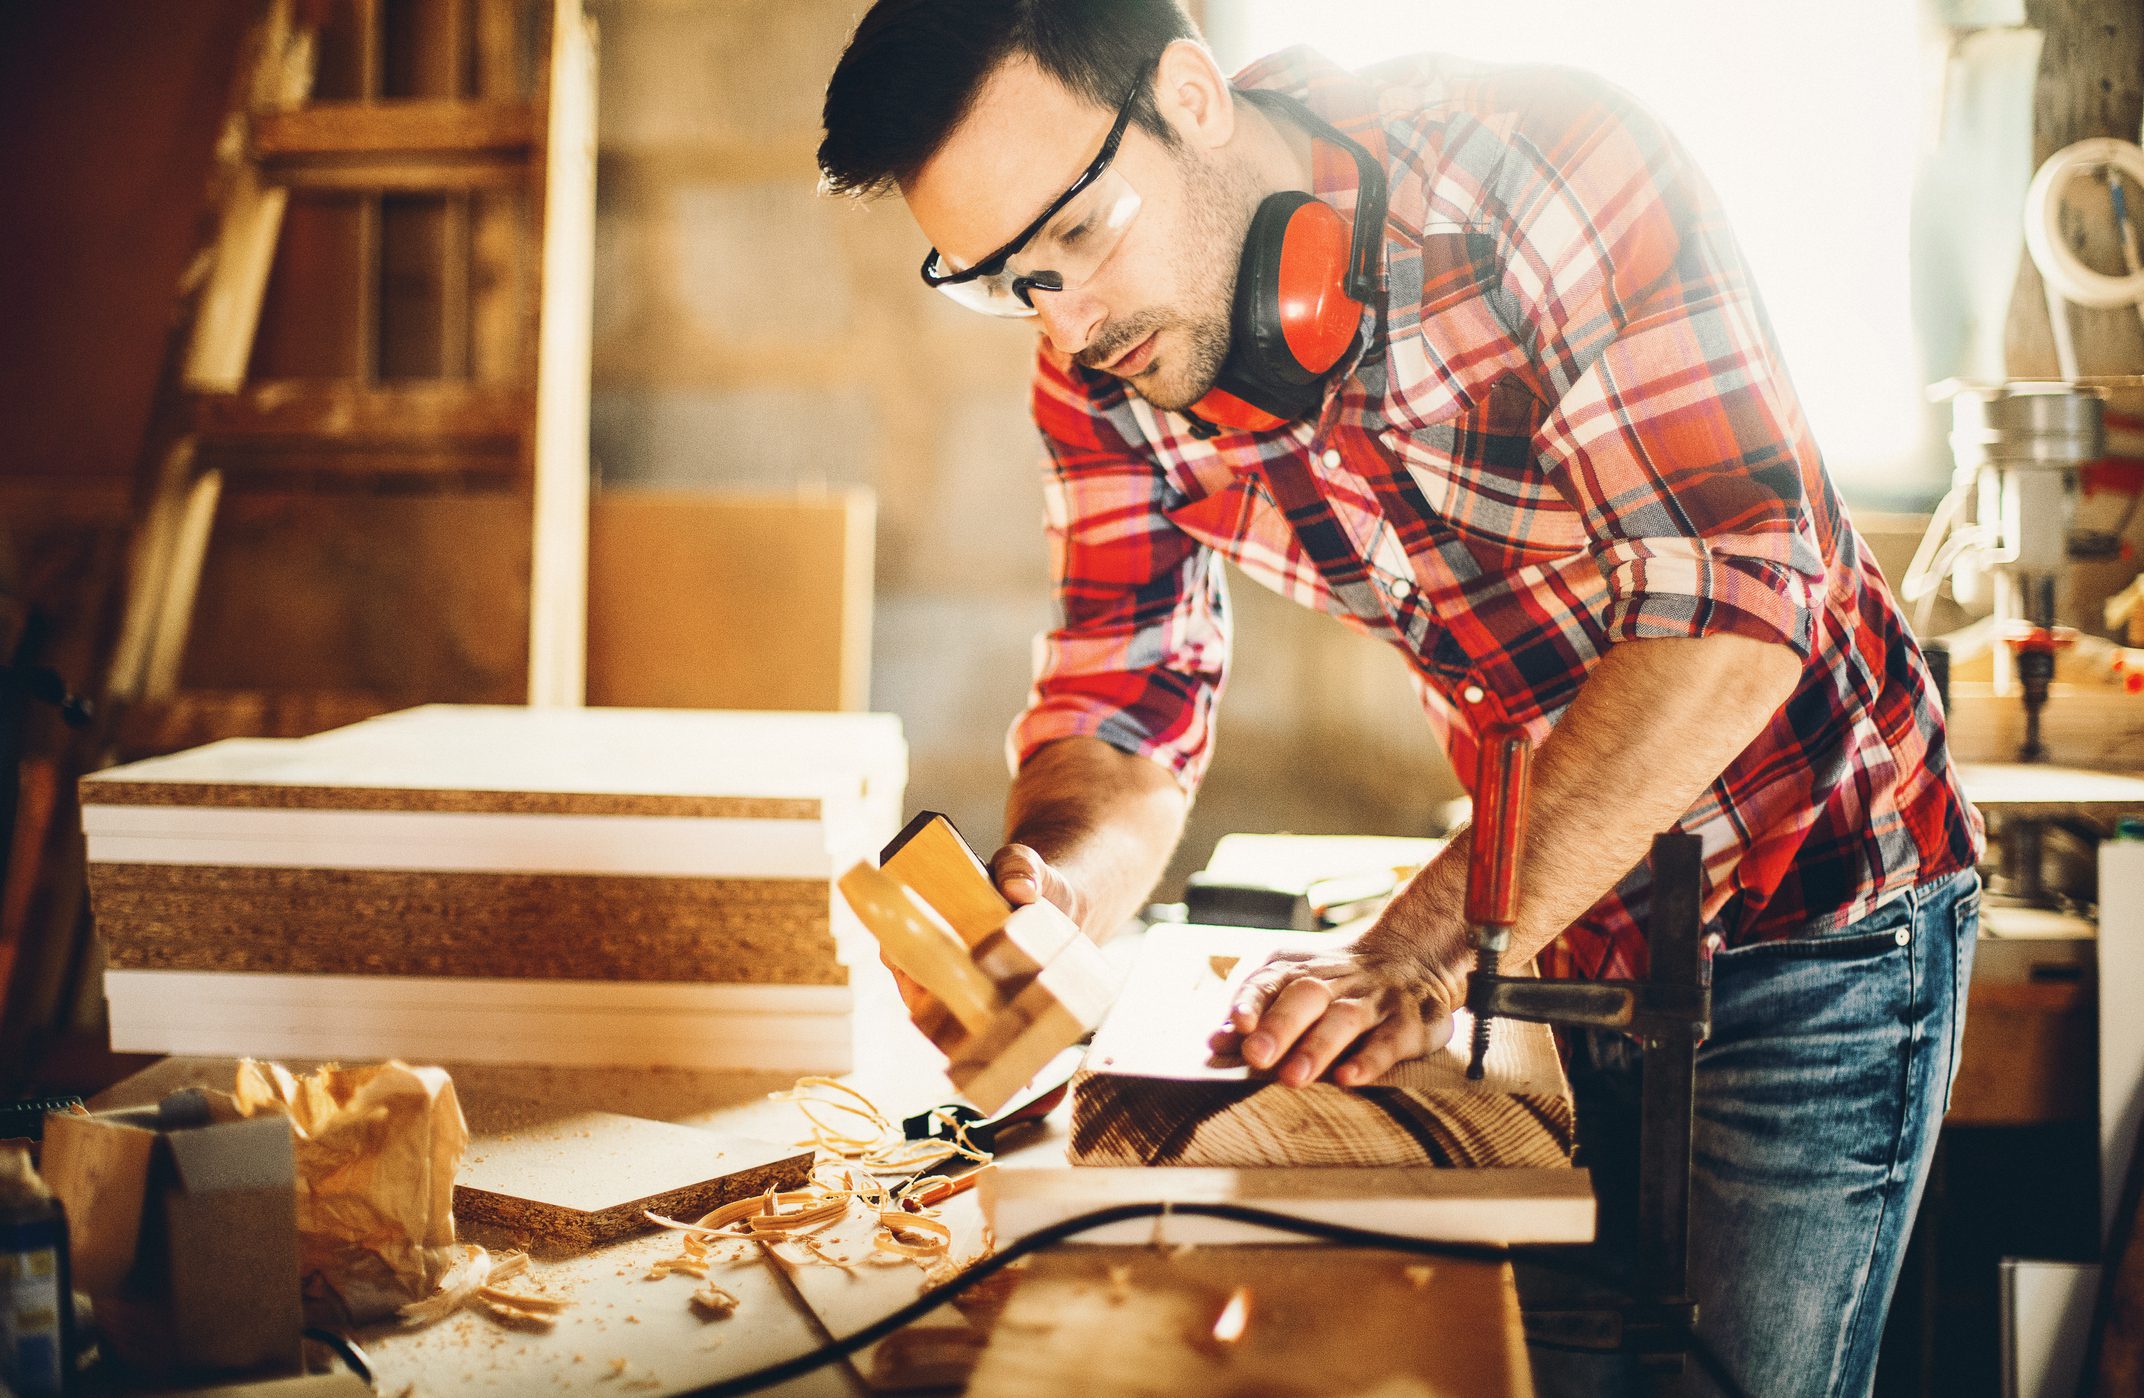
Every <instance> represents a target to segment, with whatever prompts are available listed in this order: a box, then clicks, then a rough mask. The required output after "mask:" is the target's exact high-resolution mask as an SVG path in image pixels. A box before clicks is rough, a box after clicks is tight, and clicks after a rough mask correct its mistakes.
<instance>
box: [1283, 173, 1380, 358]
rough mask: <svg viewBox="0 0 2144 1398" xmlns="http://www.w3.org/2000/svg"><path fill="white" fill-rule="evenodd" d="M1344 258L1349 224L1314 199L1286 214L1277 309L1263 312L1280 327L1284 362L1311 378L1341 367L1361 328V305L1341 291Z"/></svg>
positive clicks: (1327, 206)
mask: <svg viewBox="0 0 2144 1398" xmlns="http://www.w3.org/2000/svg"><path fill="white" fill-rule="evenodd" d="M1347 256H1348V230H1347V221H1346V220H1345V219H1343V218H1341V217H1340V215H1339V214H1338V213H1336V212H1335V211H1334V209H1333V206H1332V205H1330V204H1327V203H1324V202H1323V201H1321V200H1316V199H1313V200H1311V201H1310V202H1309V203H1307V204H1304V205H1302V206H1300V207H1298V208H1297V209H1295V210H1294V211H1293V212H1292V213H1290V214H1289V216H1288V223H1287V227H1286V228H1285V229H1284V230H1283V232H1282V234H1281V245H1280V268H1279V276H1278V278H1277V281H1278V283H1279V285H1278V286H1277V287H1276V288H1275V290H1276V293H1277V294H1276V296H1275V301H1276V302H1277V304H1276V305H1275V306H1273V307H1271V308H1263V309H1270V310H1271V312H1272V314H1273V316H1274V319H1275V320H1277V321H1278V322H1279V329H1280V338H1281V345H1282V346H1285V348H1286V351H1287V358H1288V359H1292V360H1294V361H1295V363H1296V364H1297V365H1299V366H1300V367H1301V368H1302V370H1303V372H1305V373H1307V374H1310V375H1311V376H1312V377H1323V376H1324V374H1325V372H1326V371H1327V370H1329V369H1331V368H1332V367H1333V365H1335V364H1338V363H1339V362H1340V356H1341V355H1343V354H1346V353H1347V351H1348V346H1350V345H1352V344H1353V343H1354V342H1355V332H1356V330H1358V329H1359V328H1360V327H1361V325H1362V303H1361V302H1360V301H1357V300H1356V299H1355V298H1354V297H1352V296H1350V295H1348V294H1347V292H1345V291H1344V290H1342V289H1341V283H1342V282H1343V281H1344V280H1345V279H1346V277H1347ZM1258 333H1259V335H1260V337H1261V338H1263V337H1264V336H1265V335H1267V334H1269V333H1270V331H1269V330H1268V328H1267V326H1265V325H1264V324H1261V325H1260V326H1259V327H1258ZM1276 348H1278V347H1276Z"/></svg>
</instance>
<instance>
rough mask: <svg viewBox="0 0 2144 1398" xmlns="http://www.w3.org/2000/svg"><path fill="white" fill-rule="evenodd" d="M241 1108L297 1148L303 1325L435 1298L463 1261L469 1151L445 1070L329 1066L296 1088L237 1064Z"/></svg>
mask: <svg viewBox="0 0 2144 1398" xmlns="http://www.w3.org/2000/svg"><path fill="white" fill-rule="evenodd" d="M236 1098H237V1103H238V1109H239V1111H241V1112H242V1113H244V1114H245V1115H247V1116H259V1115H264V1114H268V1113H275V1114H279V1115H282V1116H286V1117H288V1118H289V1119H290V1124H291V1127H292V1130H293V1132H294V1134H295V1136H296V1138H297V1160H298V1251H299V1263H300V1271H301V1272H302V1273H303V1274H304V1278H305V1318H306V1320H307V1321H309V1322H311V1323H313V1324H318V1325H346V1324H353V1323H362V1322H365V1321H369V1320H378V1319H381V1318H383V1317H386V1316H389V1315H392V1314H394V1312H395V1311H396V1310H397V1309H398V1308H399V1307H401V1306H404V1305H406V1304H408V1303H410V1302H412V1301H417V1300H421V1299H423V1298H424V1297H426V1296H429V1295H431V1294H432V1292H433V1290H434V1288H435V1287H436V1286H437V1285H438V1283H439V1279H440V1277H441V1276H442V1275H444V1274H445V1272H446V1270H447V1268H448V1267H449V1266H450V1265H452V1263H453V1262H454V1260H455V1259H456V1257H458V1256H459V1254H458V1253H457V1252H456V1250H455V1247H454V1174H455V1171H456V1170H457V1169H459V1168H460V1166H461V1161H462V1154H463V1152H464V1151H465V1150H466V1149H467V1147H468V1144H469V1128H468V1126H467V1125H466V1124H465V1123H464V1122H463V1120H462V1109H461V1104H460V1103H459V1102H458V1101H457V1100H456V1099H455V1096H454V1083H453V1081H452V1080H451V1079H450V1078H448V1076H447V1073H446V1070H445V1069H443V1068H412V1067H410V1066H409V1065H408V1064H406V1063H401V1062H389V1063H380V1064H372V1065H368V1066H364V1067H358V1068H341V1067H336V1066H333V1065H330V1066H328V1067H325V1068H322V1069H320V1070H319V1071H318V1072H315V1073H309V1074H307V1075H306V1076H304V1077H302V1078H300V1077H297V1076H294V1075H293V1074H292V1073H291V1072H290V1071H289V1070H288V1069H286V1068H284V1067H282V1066H281V1065H279V1064H274V1063H257V1062H255V1061H253V1060H252V1059H247V1060H245V1061H244V1062H242V1063H240V1064H239V1067H238V1081H237V1087H236Z"/></svg>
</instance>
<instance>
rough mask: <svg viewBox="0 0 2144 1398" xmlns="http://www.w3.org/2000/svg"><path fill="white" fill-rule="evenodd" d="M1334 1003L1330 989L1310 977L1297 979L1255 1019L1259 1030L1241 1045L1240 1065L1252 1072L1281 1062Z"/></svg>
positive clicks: (1253, 1032)
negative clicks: (1242, 1063) (1245, 1064)
mask: <svg viewBox="0 0 2144 1398" xmlns="http://www.w3.org/2000/svg"><path fill="white" fill-rule="evenodd" d="M1332 1002H1333V992H1332V989H1331V987H1329V986H1328V985H1326V983H1325V982H1324V981H1321V980H1318V979H1317V978H1315V977H1313V976H1296V977H1295V978H1294V979H1292V980H1290V981H1289V982H1288V983H1287V984H1286V985H1284V986H1282V987H1281V989H1280V993H1279V994H1278V995H1275V996H1274V997H1273V999H1272V1002H1271V1003H1270V1004H1268V1005H1267V1006H1266V1009H1265V1012H1264V1013H1263V1014H1261V1015H1259V1016H1258V1027H1257V1028H1256V1029H1255V1030H1253V1031H1252V1032H1251V1035H1250V1037H1249V1038H1247V1039H1245V1040H1244V1041H1243V1061H1244V1062H1246V1063H1248V1064H1250V1065H1251V1066H1252V1067H1253V1068H1261V1069H1263V1068H1270V1067H1272V1066H1273V1065H1274V1064H1276V1063H1278V1062H1280V1060H1281V1058H1282V1057H1283V1056H1284V1055H1286V1053H1287V1052H1288V1050H1289V1048H1290V1047H1292V1046H1293V1045H1294V1043H1295V1041H1296V1040H1297V1039H1298V1038H1300V1037H1301V1036H1302V1033H1303V1031H1304V1030H1306V1029H1308V1028H1309V1027H1310V1026H1311V1025H1313V1024H1315V1023H1317V1021H1318V1017H1319V1016H1320V1015H1322V1014H1324V1013H1325V1011H1326V1009H1327V1008H1328V1007H1330V1006H1331V1004H1332Z"/></svg>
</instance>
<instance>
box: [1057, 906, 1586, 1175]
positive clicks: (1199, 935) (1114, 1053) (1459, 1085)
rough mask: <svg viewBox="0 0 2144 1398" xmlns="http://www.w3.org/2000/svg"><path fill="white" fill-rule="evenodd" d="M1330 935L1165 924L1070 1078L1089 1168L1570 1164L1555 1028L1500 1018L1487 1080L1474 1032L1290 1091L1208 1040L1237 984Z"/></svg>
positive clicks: (1569, 1121) (1077, 1142)
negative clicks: (1360, 1076) (1479, 1069)
mask: <svg viewBox="0 0 2144 1398" xmlns="http://www.w3.org/2000/svg"><path fill="white" fill-rule="evenodd" d="M1341 944H1342V942H1341V940H1340V939H1339V938H1337V937H1336V936H1335V934H1332V933H1318V932H1307V933H1306V932H1268V931H1261V930H1251V929H1242V928H1215V927H1174V928H1156V929H1155V930H1154V931H1153V932H1151V933H1149V934H1148V936H1147V941H1146V945H1145V947H1144V948H1142V950H1141V952H1140V957H1139V961H1138V963H1137V964H1136V965H1135V966H1134V967H1133V969H1132V974H1131V978H1130V980H1129V982H1128V984H1127V985H1126V987H1125V990H1124V993H1123V995H1122V997H1121V998H1120V999H1119V1000H1118V1002H1117V1005H1116V1008H1115V1009H1113V1010H1112V1011H1111V1012H1110V1015H1109V1018H1108V1019H1107V1020H1106V1021H1105V1022H1104V1023H1103V1025H1102V1027H1101V1029H1100V1030H1099V1031H1098V1032H1097V1033H1096V1035H1095V1040H1094V1046H1093V1047H1092V1048H1091V1049H1090V1050H1089V1051H1088V1054H1087V1060H1086V1063H1085V1064H1084V1065H1083V1067H1082V1069H1081V1073H1080V1076H1079V1077H1078V1078H1077V1079H1075V1080H1074V1083H1073V1107H1072V1142H1071V1147H1070V1150H1069V1156H1070V1159H1071V1160H1072V1162H1073V1163H1074V1164H1077V1165H1205V1166H1267V1165H1280V1166H1308V1165H1356V1166H1385V1165H1436V1166H1466V1167H1507V1168H1508V1167H1540V1166H1557V1165H1567V1164H1569V1162H1570V1155H1571V1146H1572V1139H1573V1126H1574V1117H1573V1111H1572V1105H1571V1094H1570V1088H1569V1085H1568V1084H1567V1083H1566V1082H1565V1080H1564V1076H1563V1069H1562V1066H1561V1064H1560V1063H1559V1062H1558V1060H1557V1056H1556V1048H1555V1041H1554V1039H1553V1037H1552V1035H1551V1034H1550V1032H1549V1030H1548V1027H1547V1026H1545V1025H1540V1024H1526V1023H1521V1022H1518V1021H1510V1020H1505V1021H1499V1022H1498V1023H1497V1025H1496V1030H1495V1036H1494V1038H1493V1040H1492V1044H1491V1048H1490V1052H1489V1059H1488V1064H1487V1071H1486V1073H1485V1076H1484V1077H1483V1079H1482V1081H1480V1082H1470V1081H1468V1079H1467V1077H1466V1046H1467V1043H1468V1040H1469V1037H1470V1034H1471V1028H1470V1025H1469V1023H1468V1020H1467V1017H1466V1015H1465V1014H1464V1013H1462V1014H1461V1015H1460V1016H1459V1023H1458V1026H1457V1029H1456V1031H1455V1032H1454V1034H1453V1035H1452V1039H1451V1042H1450V1043H1449V1044H1448V1045H1447V1046H1446V1047H1445V1048H1444V1049H1443V1050H1442V1051H1440V1052H1438V1053H1434V1054H1431V1055H1429V1056H1428V1057H1426V1058H1420V1059H1416V1060H1414V1061H1412V1062H1408V1063H1402V1064H1400V1065H1399V1066H1397V1067H1395V1068H1394V1069H1392V1071H1391V1072H1389V1073H1387V1074H1385V1076H1384V1077H1382V1078H1380V1079H1378V1080H1377V1081H1376V1082H1374V1083H1371V1084H1369V1085H1368V1086H1365V1087H1360V1088H1344V1087H1340V1086H1338V1085H1336V1084H1334V1083H1331V1082H1324V1081H1320V1082H1316V1083H1312V1084H1310V1085H1309V1086H1307V1087H1285V1086H1282V1085H1280V1084H1278V1083H1275V1082H1273V1081H1271V1080H1270V1079H1269V1078H1267V1077H1265V1076H1264V1075H1261V1074H1259V1073H1256V1072H1254V1071H1253V1070H1252V1069H1251V1068H1250V1067H1249V1066H1248V1065H1246V1064H1244V1063H1243V1061H1242V1060H1241V1059H1240V1058H1238V1057H1235V1056H1234V1055H1229V1056H1226V1057H1220V1056H1216V1055H1215V1054H1214V1053H1213V1051H1212V1050H1210V1049H1209V1048H1208V1047H1207V1037H1208V1036H1209V1035H1210V1034H1211V1033H1212V1032H1213V1031H1214V1030H1215V1029H1217V1028H1219V1027H1220V1026H1221V1024H1222V1023H1223V1021H1224V1019H1225V1018H1226V1015H1227V1011H1228V1006H1229V1005H1230V1003H1231V1001H1232V999H1233V997H1234V994H1235V990H1236V987H1237V986H1238V985H1239V984H1240V983H1241V982H1242V981H1243V979H1244V978H1245V977H1247V976H1249V975H1250V974H1251V973H1252V972H1253V971H1255V970H1257V969H1258V968H1259V967H1260V966H1261V965H1263V964H1264V963H1265V962H1266V960H1267V958H1268V957H1269V956H1270V955H1271V954H1272V953H1274V952H1276V951H1281V950H1288V949H1296V948H1304V947H1334V946H1337V945H1341Z"/></svg>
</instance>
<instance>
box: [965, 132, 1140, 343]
mask: <svg viewBox="0 0 2144 1398" xmlns="http://www.w3.org/2000/svg"><path fill="white" fill-rule="evenodd" d="M1138 213H1139V191H1138V190H1136V189H1133V188H1132V186H1131V182H1130V181H1128V180H1126V179H1125V178H1124V177H1123V176H1122V175H1120V174H1118V173H1117V171H1116V168H1115V167H1114V166H1111V167H1108V168H1105V169H1103V170H1102V171H1101V172H1100V173H1099V174H1098V175H1097V176H1096V177H1095V178H1094V180H1093V181H1092V182H1091V183H1089V184H1088V185H1087V187H1086V188H1084V189H1082V190H1080V191H1079V192H1078V193H1077V194H1075V195H1074V196H1073V197H1072V198H1071V199H1070V200H1069V201H1067V202H1066V204H1065V206H1064V207H1063V208H1061V209H1059V210H1057V211H1056V213H1055V214H1054V215H1053V216H1052V217H1051V218H1050V219H1049V221H1048V222H1047V223H1045V224H1044V225H1043V226H1042V228H1041V230H1040V231H1039V232H1037V233H1036V234H1035V235H1034V236H1033V237H1032V238H1030V239H1028V240H1027V241H1026V242H1025V243H1023V244H1021V245H1020V246H1018V247H1017V248H1015V249H1014V250H1012V251H1011V252H1009V253H999V254H997V255H996V256H994V257H992V258H991V259H990V261H989V262H988V263H985V264H983V265H981V266H979V267H975V268H959V267H951V266H948V265H947V264H946V261H945V259H944V257H943V256H942V255H940V254H939V253H938V252H937V250H936V249H933V250H932V252H931V254H930V256H929V257H928V258H927V259H925V261H924V263H923V280H924V281H925V282H927V283H929V284H930V285H931V286H933V287H935V288H937V289H938V290H939V291H942V292H944V293H945V294H946V295H947V296H950V297H952V298H953V299H954V300H955V301H958V302H959V303H960V304H961V305H963V306H966V307H968V308H969V309H970V310H976V311H981V312H982V313H983V314H985V315H993V316H1031V315H1033V314H1035V303H1034V299H1033V294H1034V293H1035V292H1037V291H1063V290H1065V289H1066V288H1068V287H1075V286H1079V285H1082V284H1083V283H1085V282H1086V281H1088V280H1089V279H1090V278H1092V277H1093V276H1094V275H1095V273H1096V272H1098V271H1100V270H1101V267H1102V264H1103V263H1104V262H1106V261H1108V260H1109V255H1110V254H1111V253H1113V252H1115V251H1116V250H1117V245H1118V244H1119V243H1121V242H1123V241H1124V231H1125V230H1126V229H1127V228H1129V227H1130V226H1131V222H1132V220H1133V219H1134V218H1136V217H1137V216H1138Z"/></svg>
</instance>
